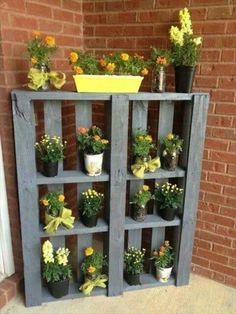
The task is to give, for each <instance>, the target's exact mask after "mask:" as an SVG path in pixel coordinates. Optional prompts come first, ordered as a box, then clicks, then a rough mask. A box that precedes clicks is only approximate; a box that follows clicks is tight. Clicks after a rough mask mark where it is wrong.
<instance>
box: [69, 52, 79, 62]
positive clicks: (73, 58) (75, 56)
mask: <svg viewBox="0 0 236 314" xmlns="http://www.w3.org/2000/svg"><path fill="white" fill-rule="evenodd" d="M78 59H79V56H78V53H76V52H71V53H70V61H71V62H72V63H74V62H76V61H77V60H78Z"/></svg>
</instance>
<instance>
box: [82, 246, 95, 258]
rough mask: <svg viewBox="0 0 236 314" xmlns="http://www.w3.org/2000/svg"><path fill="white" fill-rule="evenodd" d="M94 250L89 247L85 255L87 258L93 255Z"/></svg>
mask: <svg viewBox="0 0 236 314" xmlns="http://www.w3.org/2000/svg"><path fill="white" fill-rule="evenodd" d="M93 251H94V250H93V248H92V247H91V246H90V247H87V248H86V249H85V250H84V255H85V256H90V255H92V254H93Z"/></svg>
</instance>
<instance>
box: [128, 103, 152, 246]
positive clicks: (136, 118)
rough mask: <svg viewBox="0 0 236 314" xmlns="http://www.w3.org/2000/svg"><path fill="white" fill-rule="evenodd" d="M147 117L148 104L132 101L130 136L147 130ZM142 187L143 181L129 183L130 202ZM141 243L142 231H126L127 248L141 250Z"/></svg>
mask: <svg viewBox="0 0 236 314" xmlns="http://www.w3.org/2000/svg"><path fill="white" fill-rule="evenodd" d="M147 117H148V102H147V101H140V100H139V101H134V102H133V108H132V135H133V132H135V131H136V130H137V129H139V128H140V129H142V130H146V129H147ZM142 185H143V180H138V181H131V182H130V200H132V198H133V195H134V194H135V193H136V192H137V191H138V190H139V189H140V187H141V186H142ZM141 241H142V229H136V230H129V231H128V246H129V247H130V246H134V247H136V248H139V249H140V248H141Z"/></svg>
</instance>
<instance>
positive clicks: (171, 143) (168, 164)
mask: <svg viewBox="0 0 236 314" xmlns="http://www.w3.org/2000/svg"><path fill="white" fill-rule="evenodd" d="M183 142H184V140H183V139H180V138H179V136H178V135H175V134H172V133H169V134H167V136H166V137H165V138H163V139H162V140H160V144H161V146H162V156H161V166H162V168H164V169H166V170H168V171H175V169H176V167H177V165H178V161H179V154H180V152H182V147H183Z"/></svg>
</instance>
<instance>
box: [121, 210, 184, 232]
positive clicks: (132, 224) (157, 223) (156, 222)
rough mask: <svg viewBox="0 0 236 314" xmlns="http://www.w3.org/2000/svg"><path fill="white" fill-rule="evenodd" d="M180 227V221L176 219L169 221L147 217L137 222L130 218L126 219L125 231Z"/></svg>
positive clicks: (154, 216)
mask: <svg viewBox="0 0 236 314" xmlns="http://www.w3.org/2000/svg"><path fill="white" fill-rule="evenodd" d="M178 225H180V219H179V218H178V217H175V219H174V220H171V221H167V220H164V219H162V218H161V217H160V216H158V215H156V214H154V215H147V216H146V218H145V220H144V221H142V222H137V221H135V220H133V219H132V218H130V217H125V230H134V229H144V228H156V227H170V226H178Z"/></svg>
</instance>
